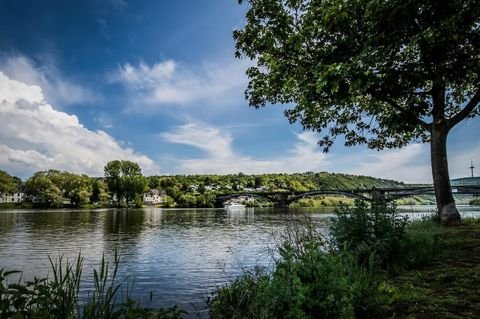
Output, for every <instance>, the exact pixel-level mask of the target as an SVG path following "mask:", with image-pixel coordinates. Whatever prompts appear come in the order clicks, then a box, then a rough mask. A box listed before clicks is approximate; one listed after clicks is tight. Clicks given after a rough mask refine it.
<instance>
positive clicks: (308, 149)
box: [159, 123, 329, 174]
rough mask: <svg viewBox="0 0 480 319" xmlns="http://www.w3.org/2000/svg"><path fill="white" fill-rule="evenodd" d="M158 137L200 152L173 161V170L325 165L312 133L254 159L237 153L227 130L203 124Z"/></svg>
mask: <svg viewBox="0 0 480 319" xmlns="http://www.w3.org/2000/svg"><path fill="white" fill-rule="evenodd" d="M159 137H160V138H161V139H163V140H164V141H166V142H169V143H174V144H183V145H188V146H192V147H194V148H196V149H199V150H201V151H203V153H204V156H203V157H200V158H191V159H183V160H178V161H177V163H178V167H177V169H176V170H177V171H178V172H183V173H187V174H228V173H238V172H243V173H249V174H262V173H295V172H306V171H318V170H322V169H324V168H325V167H326V166H327V165H328V164H329V163H328V161H327V160H326V157H325V154H324V153H322V152H321V150H320V148H319V147H318V146H317V139H318V137H317V136H316V134H315V133H312V132H303V133H301V134H296V137H297V142H296V143H295V145H294V147H293V149H292V150H291V151H290V152H288V153H287V154H285V155H284V156H280V158H275V159H254V158H252V157H250V156H244V155H241V154H238V153H237V152H236V151H235V150H234V148H233V138H232V136H231V135H230V134H229V133H228V132H225V131H222V130H221V129H219V128H216V127H212V126H209V125H207V124H204V123H189V124H185V125H181V126H178V127H176V128H175V129H174V130H173V131H171V132H164V133H161V134H159Z"/></svg>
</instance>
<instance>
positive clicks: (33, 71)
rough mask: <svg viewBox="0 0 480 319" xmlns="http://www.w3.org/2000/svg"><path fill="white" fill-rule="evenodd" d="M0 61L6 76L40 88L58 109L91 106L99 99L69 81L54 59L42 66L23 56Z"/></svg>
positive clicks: (3, 58) (5, 58)
mask: <svg viewBox="0 0 480 319" xmlns="http://www.w3.org/2000/svg"><path fill="white" fill-rule="evenodd" d="M0 61H1V62H0V70H1V71H2V72H3V73H4V74H5V75H7V76H8V77H9V78H10V79H13V80H16V81H19V82H22V83H25V84H28V85H36V86H39V87H40V88H41V89H42V92H43V94H45V97H46V99H47V100H48V101H51V102H52V103H53V104H55V105H56V107H57V108H58V107H59V108H63V107H65V106H69V105H72V104H79V103H86V104H89V103H93V102H95V101H96V100H97V99H98V97H97V96H96V95H95V94H94V93H93V92H92V91H91V90H89V89H88V88H85V87H83V86H81V85H78V84H75V83H73V82H72V81H70V80H68V79H67V78H66V77H65V76H64V75H63V74H62V73H61V72H60V71H59V70H58V69H57V67H56V66H55V63H54V62H53V60H52V59H47V60H46V61H45V63H44V64H43V65H42V66H38V65H36V64H35V63H34V62H33V61H32V60H31V59H29V58H27V57H25V56H22V55H15V56H3V57H2V59H1V60H0Z"/></svg>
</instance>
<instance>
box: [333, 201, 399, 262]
mask: <svg viewBox="0 0 480 319" xmlns="http://www.w3.org/2000/svg"><path fill="white" fill-rule="evenodd" d="M406 227H407V217H400V216H399V214H398V213H397V212H396V210H395V207H393V206H387V205H386V204H384V203H375V202H374V203H372V204H371V206H368V205H367V204H366V203H365V202H361V201H357V202H356V203H355V206H354V207H353V208H350V207H347V206H341V207H340V208H338V209H337V211H336V216H335V217H334V218H332V225H331V227H330V231H331V236H332V243H333V244H334V245H335V246H336V247H337V249H347V250H349V251H351V252H352V253H353V255H354V256H355V258H356V259H357V261H358V262H359V263H361V264H364V263H366V262H368V259H369V258H370V256H371V255H372V254H375V255H376V258H377V260H378V261H379V262H380V264H381V266H382V267H383V268H387V269H388V268H390V267H392V266H395V265H397V264H398V260H399V259H401V258H402V256H401V254H402V253H403V252H402V241H403V240H404V236H405V232H406Z"/></svg>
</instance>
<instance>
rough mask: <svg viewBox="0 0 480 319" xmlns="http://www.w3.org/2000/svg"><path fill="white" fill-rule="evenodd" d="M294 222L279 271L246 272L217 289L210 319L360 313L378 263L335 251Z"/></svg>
mask: <svg viewBox="0 0 480 319" xmlns="http://www.w3.org/2000/svg"><path fill="white" fill-rule="evenodd" d="M295 225H296V226H295ZM289 226H292V227H289V228H287V229H288V231H287V233H286V234H285V235H284V236H283V239H284V242H283V243H282V244H280V245H279V247H277V248H278V255H279V257H278V258H277V259H276V261H275V265H274V270H273V271H272V272H270V273H266V272H265V271H263V272H258V271H257V272H248V273H245V274H244V275H243V276H242V277H240V278H238V279H236V280H234V281H233V282H232V283H230V284H229V285H227V286H225V287H223V288H220V289H218V290H217V291H216V292H214V294H213V296H212V298H211V299H209V300H208V309H209V314H210V317H211V318H213V319H215V318H302V319H303V318H353V317H361V314H362V313H363V312H364V304H365V302H364V299H365V297H366V296H368V295H369V294H370V292H371V291H372V290H373V287H374V283H375V281H376V280H375V278H374V273H373V267H372V264H373V263H368V262H367V263H366V264H365V265H361V266H360V265H359V264H358V263H357V262H356V259H355V258H354V257H353V256H352V255H351V254H350V253H349V252H346V251H341V252H335V253H333V252H332V250H331V249H330V248H329V246H328V245H326V244H325V241H324V240H323V238H322V237H321V236H318V235H315V232H313V231H312V229H311V228H310V225H309V224H308V223H307V224H303V225H302V224H300V225H299V224H292V225H289Z"/></svg>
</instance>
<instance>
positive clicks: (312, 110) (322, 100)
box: [234, 0, 480, 224]
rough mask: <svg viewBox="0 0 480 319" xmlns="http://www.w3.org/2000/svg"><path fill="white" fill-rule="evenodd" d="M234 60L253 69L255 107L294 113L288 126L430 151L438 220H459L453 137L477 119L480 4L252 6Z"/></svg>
mask: <svg viewBox="0 0 480 319" xmlns="http://www.w3.org/2000/svg"><path fill="white" fill-rule="evenodd" d="M239 2H240V3H243V2H247V4H248V11H247V13H246V19H247V21H246V25H245V27H244V28H243V29H240V30H236V31H234V38H235V41H236V56H237V57H247V58H249V59H251V60H252V61H253V64H254V66H252V67H250V68H249V69H248V70H247V75H248V77H249V79H250V82H249V85H248V88H247V90H246V97H247V99H248V100H249V103H250V105H251V106H255V107H261V106H265V105H266V104H267V103H284V104H288V105H292V108H291V109H289V110H287V111H286V112H285V115H286V116H287V117H288V118H289V120H290V122H297V121H298V122H300V123H301V124H302V125H303V127H304V128H306V129H311V130H314V131H317V132H320V131H321V132H322V133H325V136H324V137H323V138H322V139H321V140H320V141H319V144H320V145H321V146H323V147H324V150H325V151H328V149H329V147H331V145H332V144H333V142H334V140H335V138H336V137H337V136H340V135H342V136H344V138H345V145H347V146H350V145H355V144H366V145H367V146H368V147H369V148H372V149H378V150H381V149H384V148H399V147H403V146H405V145H407V144H408V143H410V142H412V141H420V142H426V143H430V148H431V166H432V175H433V183H434V187H435V196H436V200H437V206H438V212H439V215H440V218H441V220H442V222H443V223H446V224H452V223H458V222H460V215H459V213H458V211H457V209H456V206H455V201H454V199H453V196H452V192H451V188H450V179H449V173H448V162H447V146H446V145H447V136H448V133H449V132H450V130H451V129H452V128H453V127H454V126H456V125H457V124H459V123H460V122H462V121H463V120H465V119H467V118H470V117H474V116H476V115H478V114H479V113H480V112H479V101H480V2H479V1H478V0H444V1H438V0H409V1H404V0H386V1H376V0H248V1H242V0H240V1H239Z"/></svg>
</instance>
